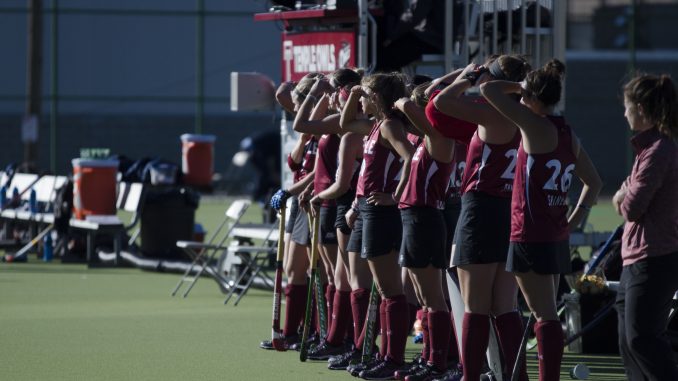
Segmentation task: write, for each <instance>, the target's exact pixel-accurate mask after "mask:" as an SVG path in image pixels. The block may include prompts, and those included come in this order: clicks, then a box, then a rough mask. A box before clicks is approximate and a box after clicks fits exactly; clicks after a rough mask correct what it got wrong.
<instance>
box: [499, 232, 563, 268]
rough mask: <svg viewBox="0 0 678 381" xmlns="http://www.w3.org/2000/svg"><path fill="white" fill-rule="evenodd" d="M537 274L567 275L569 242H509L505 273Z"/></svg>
mask: <svg viewBox="0 0 678 381" xmlns="http://www.w3.org/2000/svg"><path fill="white" fill-rule="evenodd" d="M530 270H532V271H534V272H536V273H537V274H569V273H571V272H572V263H571V261H570V241H569V240H567V241H560V242H511V244H510V245H509V251H508V258H507V259H506V271H508V272H514V273H515V272H517V273H526V272H529V271H530Z"/></svg>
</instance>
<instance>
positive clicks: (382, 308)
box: [375, 298, 389, 359]
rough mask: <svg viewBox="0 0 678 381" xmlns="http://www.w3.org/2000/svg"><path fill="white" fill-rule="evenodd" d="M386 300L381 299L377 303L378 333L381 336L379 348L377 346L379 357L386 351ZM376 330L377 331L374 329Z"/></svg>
mask: <svg viewBox="0 0 678 381" xmlns="http://www.w3.org/2000/svg"><path fill="white" fill-rule="evenodd" d="M387 304H388V300H387V299H386V298H384V299H382V300H381V303H379V331H378V332H379V335H380V337H381V348H379V356H380V358H382V359H383V358H384V357H386V353H388V340H389V337H388V319H386V305H387ZM375 332H377V331H375Z"/></svg>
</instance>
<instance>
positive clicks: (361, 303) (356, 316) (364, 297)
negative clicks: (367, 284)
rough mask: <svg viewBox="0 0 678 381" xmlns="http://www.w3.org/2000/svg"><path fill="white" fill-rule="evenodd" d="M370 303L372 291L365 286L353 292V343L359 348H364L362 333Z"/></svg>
mask: <svg viewBox="0 0 678 381" xmlns="http://www.w3.org/2000/svg"><path fill="white" fill-rule="evenodd" d="M369 304H370V292H369V290H367V289H365V288H358V289H355V290H353V291H352V292H351V312H352V315H353V343H354V344H355V347H356V349H357V350H362V348H363V342H362V339H361V337H360V334H361V333H362V331H363V325H364V324H365V318H366V317H367V306H368V305H369Z"/></svg>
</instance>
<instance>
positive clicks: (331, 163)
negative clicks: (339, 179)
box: [313, 134, 341, 206]
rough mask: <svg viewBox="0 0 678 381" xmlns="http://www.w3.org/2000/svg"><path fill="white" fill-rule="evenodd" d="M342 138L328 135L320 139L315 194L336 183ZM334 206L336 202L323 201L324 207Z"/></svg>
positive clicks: (314, 180) (314, 184)
mask: <svg viewBox="0 0 678 381" xmlns="http://www.w3.org/2000/svg"><path fill="white" fill-rule="evenodd" d="M340 142H341V138H340V137H339V136H338V135H336V134H327V135H323V136H322V137H320V141H319V142H318V162H317V163H316V167H315V177H314V178H313V193H315V194H318V193H320V192H322V191H324V190H325V189H327V188H329V187H330V185H332V183H334V181H335V179H336V176H337V168H338V167H339V165H338V163H337V161H338V159H339V158H338V155H339V143H340ZM331 205H334V200H323V203H322V206H331Z"/></svg>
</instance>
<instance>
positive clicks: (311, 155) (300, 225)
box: [292, 136, 318, 246]
mask: <svg viewBox="0 0 678 381" xmlns="http://www.w3.org/2000/svg"><path fill="white" fill-rule="evenodd" d="M317 153H318V138H316V137H315V136H314V137H312V138H311V139H309V141H308V143H306V145H305V146H304V159H303V161H302V171H303V172H302V173H301V174H300V177H299V180H298V181H301V180H302V179H304V178H305V177H306V175H308V174H309V173H311V172H312V171H313V168H314V167H315V156H316V154H317ZM292 241H294V242H295V243H297V244H299V245H304V246H308V245H310V244H311V235H310V229H309V226H308V216H307V215H306V212H304V211H303V210H300V209H297V215H296V216H295V219H294V226H293V228H292Z"/></svg>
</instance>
